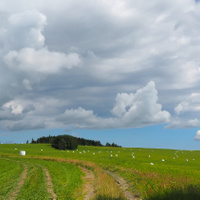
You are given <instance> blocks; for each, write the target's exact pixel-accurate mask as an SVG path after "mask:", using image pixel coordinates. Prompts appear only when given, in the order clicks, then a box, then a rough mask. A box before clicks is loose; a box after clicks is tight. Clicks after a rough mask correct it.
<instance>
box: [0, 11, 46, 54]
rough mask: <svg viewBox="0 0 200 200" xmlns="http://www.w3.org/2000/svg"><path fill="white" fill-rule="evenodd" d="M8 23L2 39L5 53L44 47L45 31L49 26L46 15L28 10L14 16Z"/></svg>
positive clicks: (0, 39)
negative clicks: (47, 25)
mask: <svg viewBox="0 0 200 200" xmlns="http://www.w3.org/2000/svg"><path fill="white" fill-rule="evenodd" d="M7 21H8V24H7V26H5V27H4V29H3V32H2V34H1V35H2V37H1V38H0V41H2V43H3V44H4V48H3V49H4V51H9V50H10V49H12V50H20V49H22V48H27V47H29V48H36V49H38V48H41V47H43V46H44V44H45V37H44V35H43V29H44V26H45V25H46V24H47V19H46V16H45V15H44V14H42V13H40V12H39V11H37V10H28V11H24V12H20V13H15V14H12V15H11V16H10V17H9V18H8V20H7ZM16 36H17V39H16Z"/></svg>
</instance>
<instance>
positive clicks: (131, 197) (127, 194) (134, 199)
mask: <svg viewBox="0 0 200 200" xmlns="http://www.w3.org/2000/svg"><path fill="white" fill-rule="evenodd" d="M105 172H106V173H107V174H109V175H111V176H112V177H113V178H114V179H115V181H116V182H117V184H119V186H120V188H121V190H122V191H123V192H124V195H125V197H126V199H127V200H142V199H141V198H139V197H138V195H134V194H132V192H130V191H128V188H129V185H128V183H127V182H126V181H125V180H124V179H123V178H122V177H119V176H117V175H116V174H113V173H112V172H109V171H106V170H105Z"/></svg>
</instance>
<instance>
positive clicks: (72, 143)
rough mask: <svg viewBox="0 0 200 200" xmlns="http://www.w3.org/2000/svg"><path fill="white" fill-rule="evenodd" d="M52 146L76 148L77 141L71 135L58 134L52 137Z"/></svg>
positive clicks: (64, 148) (61, 148)
mask: <svg viewBox="0 0 200 200" xmlns="http://www.w3.org/2000/svg"><path fill="white" fill-rule="evenodd" d="M52 147H54V148H56V149H60V150H66V149H77V147H78V143H77V141H76V139H75V138H74V137H73V136H70V135H58V136H56V137H55V138H54V140H53V142H52Z"/></svg>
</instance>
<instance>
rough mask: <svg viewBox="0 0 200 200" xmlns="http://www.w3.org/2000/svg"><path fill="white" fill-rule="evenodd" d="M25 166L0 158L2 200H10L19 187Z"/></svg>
mask: <svg viewBox="0 0 200 200" xmlns="http://www.w3.org/2000/svg"><path fill="white" fill-rule="evenodd" d="M22 171H23V166H22V165H21V164H20V163H16V162H12V161H9V160H5V159H2V158H0V186H1V187H0V199H8V196H9V195H10V193H11V191H12V190H13V189H14V188H15V187H16V186H17V184H18V181H19V179H20V175H21V173H22Z"/></svg>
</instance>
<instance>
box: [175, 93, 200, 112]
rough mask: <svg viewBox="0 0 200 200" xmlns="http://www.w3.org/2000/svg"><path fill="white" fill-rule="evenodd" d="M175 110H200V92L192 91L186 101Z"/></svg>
mask: <svg viewBox="0 0 200 200" xmlns="http://www.w3.org/2000/svg"><path fill="white" fill-rule="evenodd" d="M174 110H175V112H176V113H177V114H182V113H184V112H199V111H200V93H192V94H191V95H190V96H188V97H187V98H186V99H185V100H184V101H182V102H180V103H179V104H178V105H177V106H176V107H175V109H174Z"/></svg>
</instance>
